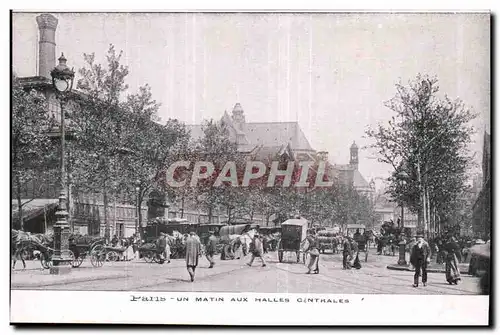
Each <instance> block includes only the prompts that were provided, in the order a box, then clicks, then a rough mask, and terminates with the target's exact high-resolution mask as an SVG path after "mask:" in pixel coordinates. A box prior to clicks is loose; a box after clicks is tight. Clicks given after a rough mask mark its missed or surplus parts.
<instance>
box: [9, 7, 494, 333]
mask: <svg viewBox="0 0 500 335" xmlns="http://www.w3.org/2000/svg"><path fill="white" fill-rule="evenodd" d="M490 15H491V14H490V13H489V12H454V13H444V12H440V13H438V12H435V13H433V12H420V13H412V12H195V11H192V12H73V13H72V12H32V11H31V12H28V11H25V12H22V11H13V12H11V27H12V28H11V29H12V41H11V43H12V45H11V47H12V49H11V50H12V64H11V73H12V74H11V86H10V95H11V128H10V131H11V147H10V151H11V155H10V167H11V170H10V171H11V217H10V222H11V227H10V231H11V234H10V246H11V248H10V250H11V264H10V267H11V273H10V289H11V301H10V304H11V322H12V323H15V324H19V323H32V322H37V323H111V324H120V323H143V324H197V325H313V326H314V325H488V324H489V323H491V320H490V307H489V300H490V299H489V294H490V243H491V242H490V239H491V236H490V231H491V174H492V172H491V125H490V114H491V105H490V101H491V98H490V94H491V91H490V82H491V79H490V71H491V70H490V61H491V60H490V51H491V50H490V43H491V42H490V37H491V36H490V34H491V26H490V25H491V22H490V20H491V17H490ZM55 311H57V312H55Z"/></svg>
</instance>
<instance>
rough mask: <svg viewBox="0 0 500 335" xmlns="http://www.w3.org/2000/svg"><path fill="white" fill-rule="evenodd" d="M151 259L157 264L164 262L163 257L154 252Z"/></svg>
mask: <svg viewBox="0 0 500 335" xmlns="http://www.w3.org/2000/svg"><path fill="white" fill-rule="evenodd" d="M153 261H154V262H155V263H157V264H163V263H165V259H164V258H162V257H161V256H160V254H158V253H155V254H154V256H153Z"/></svg>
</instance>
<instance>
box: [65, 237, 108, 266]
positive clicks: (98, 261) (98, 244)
mask: <svg viewBox="0 0 500 335" xmlns="http://www.w3.org/2000/svg"><path fill="white" fill-rule="evenodd" d="M104 243H105V239H104V237H101V236H83V235H73V236H70V238H69V250H70V252H71V254H72V256H73V257H74V260H73V261H72V263H71V266H72V267H74V268H77V267H79V266H80V265H82V263H83V261H84V260H85V258H87V257H90V263H91V264H92V266H93V267H101V266H103V265H104V262H105V261H106V248H105V246H104ZM71 254H70V255H71Z"/></svg>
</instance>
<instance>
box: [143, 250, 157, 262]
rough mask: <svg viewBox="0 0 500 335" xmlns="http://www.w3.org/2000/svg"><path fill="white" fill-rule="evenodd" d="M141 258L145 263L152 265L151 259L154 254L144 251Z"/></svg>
mask: <svg viewBox="0 0 500 335" xmlns="http://www.w3.org/2000/svg"><path fill="white" fill-rule="evenodd" d="M142 258H144V260H145V261H146V263H153V258H154V254H153V252H152V251H146V252H145V253H144V254H143V255H142Z"/></svg>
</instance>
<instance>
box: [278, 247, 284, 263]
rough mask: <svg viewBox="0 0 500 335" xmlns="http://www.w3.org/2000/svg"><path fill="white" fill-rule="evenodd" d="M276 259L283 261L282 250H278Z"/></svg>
mask: <svg viewBox="0 0 500 335" xmlns="http://www.w3.org/2000/svg"><path fill="white" fill-rule="evenodd" d="M278 261H279V262H280V263H281V262H283V250H278Z"/></svg>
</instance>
